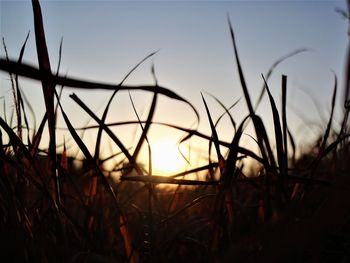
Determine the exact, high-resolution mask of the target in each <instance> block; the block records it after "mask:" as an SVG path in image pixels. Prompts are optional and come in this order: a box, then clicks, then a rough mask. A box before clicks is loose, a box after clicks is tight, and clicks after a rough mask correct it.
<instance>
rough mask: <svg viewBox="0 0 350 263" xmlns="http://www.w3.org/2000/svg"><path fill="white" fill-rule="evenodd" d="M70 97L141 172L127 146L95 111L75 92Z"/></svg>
mask: <svg viewBox="0 0 350 263" xmlns="http://www.w3.org/2000/svg"><path fill="white" fill-rule="evenodd" d="M70 97H71V98H72V99H73V100H74V101H75V102H76V103H77V104H78V105H79V106H80V107H81V108H82V109H83V110H84V111H85V112H86V113H87V114H89V116H90V117H92V118H93V119H94V120H95V121H96V122H97V123H98V124H99V125H100V126H101V127H102V128H103V130H105V132H106V133H107V134H108V135H109V136H110V137H111V139H112V140H113V141H114V142H115V143H116V144H117V145H118V147H119V148H120V150H121V151H122V152H123V153H124V155H125V157H126V158H127V159H128V160H129V162H130V164H132V165H133V167H135V169H137V171H138V172H140V173H142V172H141V168H140V167H139V166H138V164H137V163H136V161H135V159H134V158H133V157H132V156H131V154H130V153H129V151H128V150H127V148H126V147H125V146H124V144H123V143H122V142H121V141H120V140H119V139H118V137H117V136H116V135H115V134H114V133H113V132H112V131H111V129H110V128H109V127H108V126H106V124H104V123H102V121H101V120H100V119H99V118H98V117H97V116H96V115H95V113H93V112H92V110H91V109H89V107H88V106H87V105H86V104H85V103H84V102H83V101H82V100H80V99H79V97H78V96H77V95H76V94H74V93H73V94H71V95H70Z"/></svg>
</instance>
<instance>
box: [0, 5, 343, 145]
mask: <svg viewBox="0 0 350 263" xmlns="http://www.w3.org/2000/svg"><path fill="white" fill-rule="evenodd" d="M41 4H42V12H43V15H44V23H45V31H46V37H47V44H48V48H49V52H50V59H51V63H52V67H53V69H55V68H56V65H57V58H58V49H59V43H60V39H61V37H63V55H62V67H61V72H62V73H63V74H65V73H68V75H70V76H72V77H73V76H74V77H81V78H87V79H91V80H99V81H106V82H114V83H118V82H119V81H120V80H121V79H122V78H123V76H124V75H125V74H126V73H127V72H128V70H129V69H131V68H132V67H133V66H134V65H135V64H136V63H137V62H138V61H140V60H141V59H142V58H143V57H145V56H146V55H148V54H149V53H151V52H153V51H156V50H160V51H159V53H158V54H157V55H156V56H155V57H154V58H153V59H151V60H150V61H149V62H147V63H145V64H144V65H143V66H141V67H140V68H139V69H138V70H137V71H136V72H135V73H134V74H132V75H131V77H130V79H129V80H128V81H127V82H126V83H127V84H150V85H152V84H153V83H154V82H153V79H152V76H151V73H150V68H151V63H152V62H154V64H155V69H156V74H157V77H158V80H159V84H160V85H162V86H165V87H167V88H169V89H171V90H174V91H175V92H177V93H178V94H180V95H182V96H184V97H185V98H187V99H188V100H189V101H190V102H192V103H193V104H194V105H195V106H196V107H197V109H198V110H199V112H200V114H201V125H200V130H201V131H203V132H206V133H208V132H209V128H208V127H209V125H208V121H207V118H206V115H205V111H204V106H203V103H202V102H201V96H200V92H203V91H206V92H209V93H212V94H214V95H215V96H216V97H217V98H218V99H220V100H221V101H222V102H223V103H224V104H225V105H227V106H229V105H230V104H232V103H233V102H234V101H235V100H237V99H239V98H240V97H242V91H241V87H240V84H239V79H238V74H237V70H236V64H235V60H234V55H233V49H232V43H231V39H230V36H229V30H228V24H227V14H229V16H230V18H231V21H232V24H233V26H234V31H235V34H236V42H237V45H238V49H239V55H240V59H241V62H242V66H243V69H244V73H245V77H246V79H247V83H248V87H249V90H250V93H251V97H252V99H253V101H255V100H256V98H257V96H258V93H259V92H260V89H261V86H262V79H261V73H266V72H267V70H268V68H269V67H270V66H271V65H272V64H273V63H274V61H275V60H276V59H278V58H279V57H281V56H283V55H285V54H287V53H289V52H291V51H293V50H295V49H298V48H310V49H311V50H312V51H310V52H308V53H303V54H299V55H297V56H295V57H293V58H291V59H289V60H287V61H285V62H283V63H282V64H281V65H280V66H279V67H278V68H277V69H276V70H275V72H274V74H273V76H272V78H271V81H270V82H269V84H270V88H271V90H272V92H273V94H274V96H275V98H276V102H277V103H279V101H280V100H279V96H280V82H281V74H286V75H287V76H288V101H289V108H288V116H289V122H290V126H291V130H292V131H293V132H294V133H296V134H297V135H298V136H299V137H298V141H300V143H301V142H302V141H303V139H304V140H305V138H309V136H311V135H313V133H312V131H311V129H309V128H307V127H305V125H304V126H303V125H302V122H301V120H300V118H299V117H298V114H300V113H302V114H303V115H304V117H305V119H306V120H307V121H308V124H310V127H312V123H311V122H313V121H315V122H317V123H320V122H321V121H320V117H319V114H318V111H317V109H316V108H315V106H314V104H313V102H312V100H311V99H310V97H309V96H308V95H306V93H309V94H312V95H313V98H314V99H315V100H317V101H318V102H319V103H320V105H322V107H321V111H322V112H321V115H325V116H327V114H328V112H329V110H330V100H331V94H332V89H333V75H332V72H331V70H334V71H335V72H336V74H337V76H338V78H339V84H340V85H342V84H343V66H344V56H345V53H346V45H347V40H348V39H347V26H348V24H347V21H346V20H344V19H342V18H341V16H340V15H339V14H338V13H336V12H335V8H342V9H344V10H346V2H345V0H344V1H132V2H129V1H42V2H41ZM0 17H1V19H0V23H1V27H0V33H1V36H2V37H4V38H5V41H6V43H7V47H8V51H9V54H10V56H11V57H12V58H16V57H17V56H18V54H19V50H20V47H21V45H22V43H23V41H24V39H25V36H26V34H27V32H28V31H29V30H30V31H31V35H30V38H29V42H28V46H27V50H26V53H25V56H24V60H25V61H26V62H29V63H31V64H35V65H37V59H36V49H35V40H34V30H33V17H32V9H31V3H30V1H1V2H0ZM0 50H1V56H3V55H4V52H3V48H2V47H1V49H0ZM0 76H1V82H0V85H1V86H0V95H1V96H6V98H7V99H6V102H7V105H8V106H11V104H12V102H11V92H10V85H9V82H8V80H7V76H6V75H4V74H3V73H1V75H0ZM22 88H23V90H24V92H25V93H26V94H27V96H28V97H29V99H30V100H31V101H32V103H33V106H34V107H35V109H36V112H37V118H38V119H40V118H41V116H42V114H43V113H44V104H43V100H42V97H41V88H40V86H39V85H37V84H35V83H26V82H23V87H22ZM303 90H305V91H306V93H305V92H304V91H303ZM71 92H72V89H67V90H66V91H65V92H64V98H63V105H64V107H65V109H66V111H67V113H68V115H69V116H70V117H71V118H72V121H73V123H74V125H76V126H81V125H83V124H84V123H85V122H86V120H87V119H88V118H87V116H86V115H85V114H82V112H81V111H80V110H79V108H78V106H77V105H75V103H74V102H73V101H72V100H70V99H69V98H68V95H69V94H70V93H71ZM77 94H78V95H79V96H81V98H82V99H83V100H84V101H85V102H86V104H88V105H89V106H90V107H91V108H92V109H94V110H95V111H96V112H97V113H101V112H102V106H104V105H105V103H106V101H107V98H108V97H109V94H110V93H107V92H101V91H95V92H82V91H79V92H77ZM339 95H341V92H339ZM133 96H134V99H135V104H136V106H137V108H138V110H139V113H140V114H141V115H142V113H143V112H145V110H147V108H148V107H149V104H150V98H151V96H150V95H149V94H145V93H137V94H136V93H135V94H133ZM206 98H207V100H208V104H209V107H210V109H211V111H212V114H213V117H214V119H215V118H216V117H218V116H219V114H221V112H222V111H221V108H220V107H219V106H218V105H217V104H216V103H215V102H214V101H213V100H212V99H211V98H210V97H206ZM266 99H267V98H265V102H264V103H263V104H262V105H261V108H260V109H259V111H258V113H261V114H262V115H264V118H265V121H266V123H267V124H271V115H270V108H269V107H267V103H266ZM169 102H170V100H168V99H161V101H160V104H159V108H158V113H159V114H158V115H157V119H158V120H164V121H167V122H170V123H175V124H181V125H182V126H184V127H189V126H190V125H191V124H192V123H193V121H194V120H195V116H194V114H192V112H191V110H190V109H189V108H188V107H187V106H185V105H184V104H182V103H178V102H175V103H173V102H171V103H169ZM340 109H341V107H340V105H338V110H339V112H340ZM231 112H232V114H233V116H234V117H235V118H236V120H237V122H239V121H240V120H241V119H242V117H243V116H244V115H245V114H246V113H247V110H246V104H245V102H244V101H243V100H241V102H240V103H239V104H238V106H237V107H236V108H234V109H233V110H232V111H231ZM1 114H3V113H2V111H1ZM110 115H111V116H110V118H109V120H113V121H118V120H124V119H129V120H130V119H135V118H134V116H135V115H134V113H133V111H132V108H131V105H130V101H129V99H128V96H127V94H126V93H124V94H120V95H118V96H117V98H116V100H115V103H114V104H113V109H112V111H111V114H110ZM112 115H113V117H112ZM60 124H62V122H60ZM62 125H63V124H62ZM227 127H229V126H227V122H223V124H222V125H221V126H219V135H220V136H221V138H223V139H225V140H231V137H232V136H233V131H232V130H231V129H230V128H227ZM300 127H302V128H300ZM270 130H271V126H270ZM129 133H130V132H129ZM124 140H125V142H126V144H129V145H130V140H131V139H124ZM128 140H129V141H128ZM247 140H251V139H249V137H247ZM307 140H308V139H307Z"/></svg>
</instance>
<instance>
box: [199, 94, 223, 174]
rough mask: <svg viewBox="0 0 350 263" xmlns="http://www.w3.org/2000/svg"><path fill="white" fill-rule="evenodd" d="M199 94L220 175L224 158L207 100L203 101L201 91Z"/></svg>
mask: <svg viewBox="0 0 350 263" xmlns="http://www.w3.org/2000/svg"><path fill="white" fill-rule="evenodd" d="M201 96H202V100H203V103H204V106H205V110H206V112H207V116H208V120H209V124H210V129H211V133H212V136H211V138H212V140H210V142H209V144H211V141H213V142H214V146H215V150H216V156H217V158H218V160H219V168H220V173H221V175H222V173H223V169H224V163H225V160H224V157H223V156H222V154H221V152H220V144H219V137H218V134H217V132H216V129H215V126H214V122H213V120H212V118H211V115H210V111H209V108H208V105H207V102H206V101H205V99H204V97H203V94H202V93H201ZM209 149H210V147H209ZM209 156H210V152H209ZM209 159H210V158H209ZM209 164H210V163H209Z"/></svg>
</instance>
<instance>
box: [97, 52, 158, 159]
mask: <svg viewBox="0 0 350 263" xmlns="http://www.w3.org/2000/svg"><path fill="white" fill-rule="evenodd" d="M156 53H157V51H156V52H152V53H151V54H149V55H147V56H146V57H145V58H143V59H142V60H141V61H140V62H139V63H137V64H136V65H135V66H134V67H133V68H132V69H131V70H130V71H129V72H128V73H127V74H126V75H125V77H124V78H123V79H122V81H121V82H120V83H119V85H123V83H124V82H125V80H126V79H127V78H128V77H129V76H130V75H131V73H132V72H134V71H135V70H136V69H137V68H138V67H139V66H140V65H142V64H143V63H144V62H145V61H146V60H148V59H149V58H150V57H152V56H154V55H155V54H156ZM117 92H118V90H115V91H114V92H113V94H112V95H111V97H110V98H109V101H108V103H107V105H106V108H105V110H104V112H103V114H102V118H101V122H102V123H105V122H106V118H107V114H108V110H109V107H110V105H111V103H112V101H113V99H114V97H115V95H116V94H117ZM102 131H103V130H102V127H101V126H99V129H98V132H97V137H96V145H95V156H94V158H95V160H99V155H100V145H101V138H102Z"/></svg>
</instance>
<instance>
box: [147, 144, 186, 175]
mask: <svg viewBox="0 0 350 263" xmlns="http://www.w3.org/2000/svg"><path fill="white" fill-rule="evenodd" d="M181 151H182V154H184V156H186V154H187V150H186V149H181ZM186 165H187V162H186V160H185V159H184V158H183V157H182V155H181V153H180V151H179V149H178V146H177V144H176V142H175V141H173V140H170V139H160V140H158V141H156V142H155V143H153V144H152V169H153V174H157V175H171V174H176V173H179V172H182V171H184V170H185V168H186Z"/></svg>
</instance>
